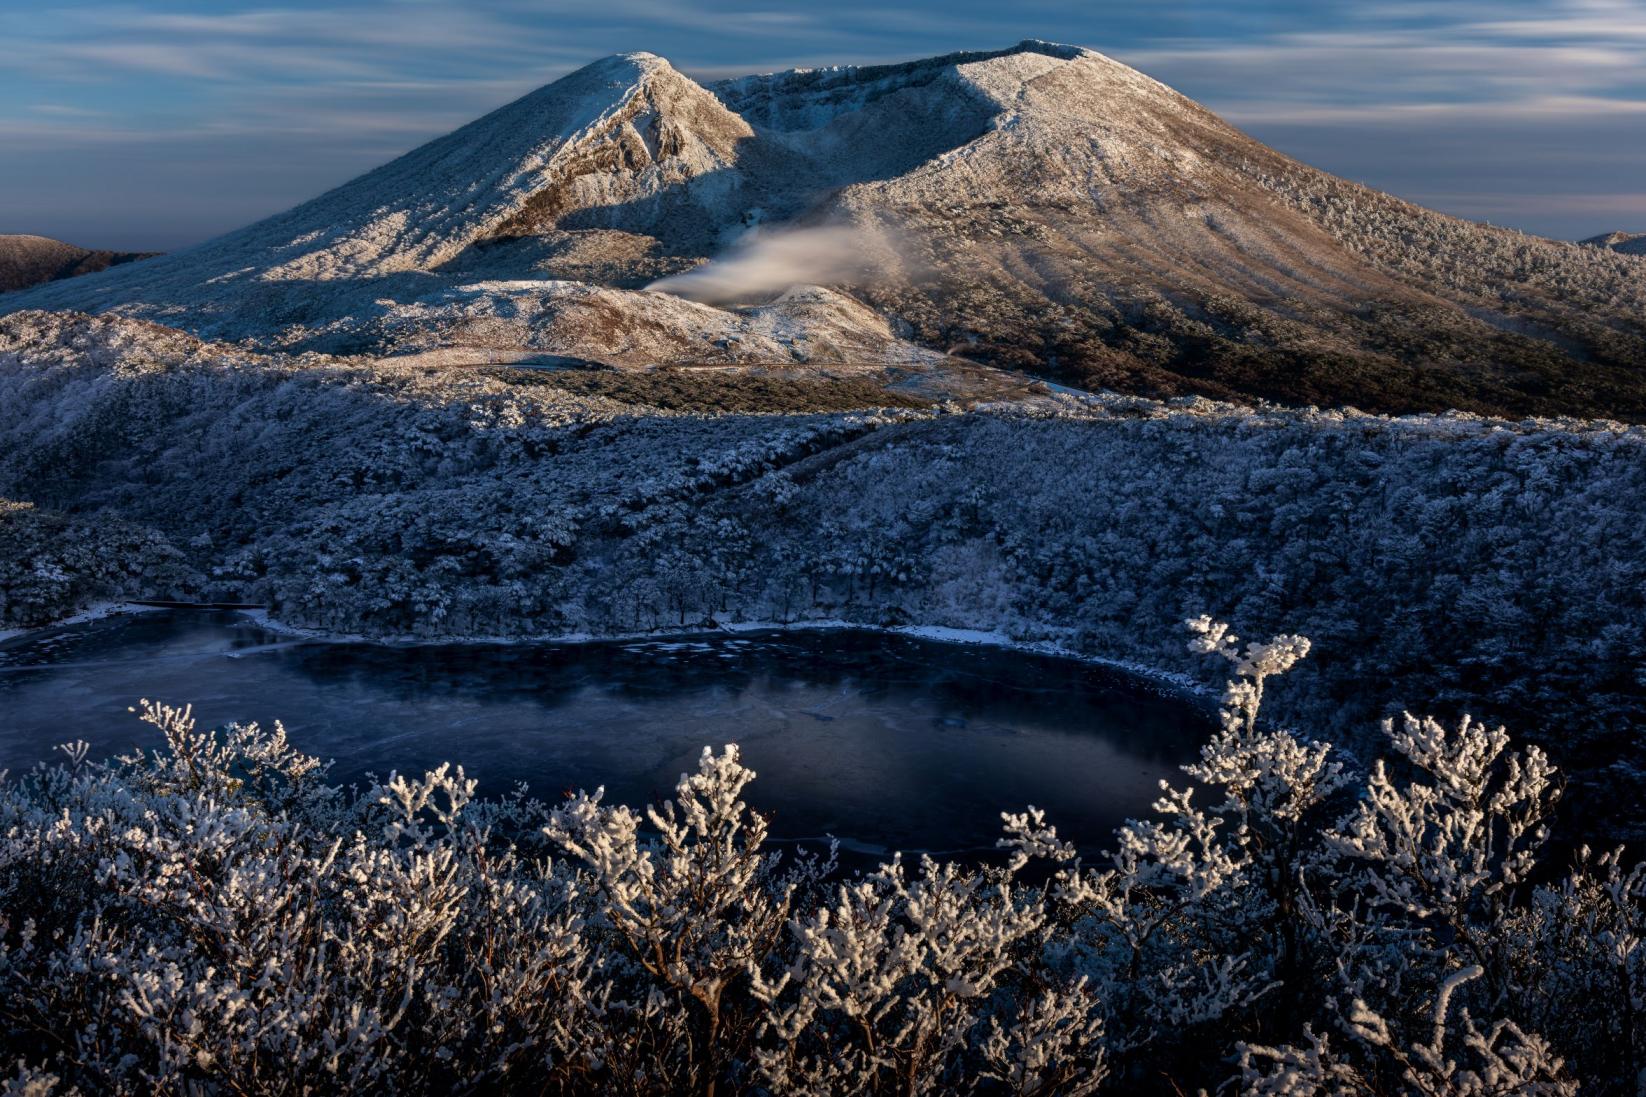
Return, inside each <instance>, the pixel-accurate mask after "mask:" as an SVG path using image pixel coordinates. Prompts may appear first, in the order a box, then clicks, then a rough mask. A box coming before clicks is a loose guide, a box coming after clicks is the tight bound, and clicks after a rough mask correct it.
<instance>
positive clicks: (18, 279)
mask: <svg viewBox="0 0 1646 1097" xmlns="http://www.w3.org/2000/svg"><path fill="white" fill-rule="evenodd" d="M158 254H159V253H158V252H152V251H106V250H102V249H97V248H82V247H77V246H75V245H74V244H68V243H64V242H63V241H62V240H54V239H52V238H51V237H49V236H35V235H32V234H29V233H11V234H5V233H0V293H7V292H10V291H13V290H24V289H28V288H29V287H31V286H37V285H40V284H42V283H45V282H56V281H61V280H63V279H65V278H78V277H81V276H82V275H87V274H95V273H97V272H98V271H102V270H107V269H108V268H109V267H113V266H119V265H120V264H122V263H134V262H136V261H137V260H139V259H152V258H154V257H155V256H156V255H158Z"/></svg>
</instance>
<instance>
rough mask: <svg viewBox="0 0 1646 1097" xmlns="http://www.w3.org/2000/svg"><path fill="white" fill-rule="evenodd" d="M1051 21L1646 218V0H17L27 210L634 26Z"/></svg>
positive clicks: (210, 169) (808, 59)
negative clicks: (458, 0) (1176, 0)
mask: <svg viewBox="0 0 1646 1097" xmlns="http://www.w3.org/2000/svg"><path fill="white" fill-rule="evenodd" d="M1029 37H1033V38H1046V39H1051V40H1055V41H1062V42H1073V43H1078V44H1080V45H1086V46H1091V47H1093V48H1095V49H1099V50H1101V51H1103V52H1105V53H1107V54H1109V55H1111V56H1113V57H1116V58H1118V59H1119V60H1122V61H1125V62H1127V63H1128V64H1132V65H1135V66H1136V67H1138V68H1140V69H1142V70H1144V71H1145V72H1148V73H1149V74H1150V75H1152V76H1155V77H1157V78H1159V79H1161V80H1164V81H1166V82H1167V83H1169V84H1171V85H1173V86H1175V87H1177V88H1178V89H1179V90H1181V91H1183V92H1184V93H1185V94H1187V95H1189V96H1191V97H1193V98H1195V99H1198V100H1200V101H1201V102H1202V103H1205V104H1206V105H1207V106H1209V107H1211V108H1212V109H1213V110H1216V111H1218V112H1219V113H1221V114H1223V115H1224V116H1225V117H1227V118H1229V119H1230V120H1232V121H1234V122H1235V123H1236V124H1238V125H1240V126H1242V127H1243V128H1245V129H1246V130H1248V131H1249V132H1251V133H1253V134H1254V135H1256V136H1257V137H1259V138H1260V139H1262V140H1264V141H1267V142H1268V143H1270V144H1272V145H1274V146H1276V147H1277V148H1279V149H1281V150H1283V151H1285V152H1287V153H1290V154H1292V155H1294V156H1296V157H1298V158H1300V159H1302V160H1305V161H1308V162H1309V163H1312V164H1314V165H1316V166H1318V167H1321V168H1325V169H1327V170H1329V171H1333V172H1336V173H1337V174H1340V175H1343V176H1346V177H1348V178H1350V179H1355V180H1358V181H1361V182H1365V183H1369V184H1372V185H1374V186H1378V187H1382V188H1384V189H1386V190H1390V191H1393V192H1395V193H1397V194H1400V195H1402V196H1403V197H1407V198H1410V199H1413V200H1414V201H1418V202H1422V203H1423V204H1425V205H1430V206H1433V207H1435V208H1438V209H1442V210H1445V211H1447V212H1449V213H1455V214H1458V215H1461V216H1466V217H1473V218H1477V219H1482V220H1490V221H1493V222H1496V223H1499V224H1507V225H1514V226H1517V227H1520V228H1523V229H1526V230H1528V231H1532V232H1541V233H1546V234H1549V235H1553V236H1564V237H1576V236H1583V235H1589V234H1592V233H1596V232H1600V231H1603V230H1607V229H1613V228H1624V229H1633V230H1636V231H1646V0H1535V2H1534V0H1507V2H1498V3H1475V2H1472V0H1432V2H1429V3H1416V2H1406V0H1361V2H1358V3H1350V2H1342V0H1310V2H1301V0H1274V2H1241V0H1192V2H1181V3H1174V2H1171V0H1155V2H1148V0H1134V2H1130V3H1110V2H1107V0H1027V2H1020V3H1013V2H1011V0H1005V2H1002V0H991V2H987V3H982V2H973V0H905V2H896V0H836V2H833V3H825V2H822V0H814V2H810V3H787V2H778V0H701V2H671V0H468V2H464V3H455V2H445V0H330V2H324V3H322V2H318V0H301V2H290V0H269V2H266V3H244V4H242V3H234V2H230V0H215V2H203V0H128V2H124V3H111V2H107V0H49V2H48V3H37V2H35V0H0V42H3V43H4V47H3V48H4V51H5V57H6V64H5V65H4V66H3V67H0V232H37V233H42V234H45V235H50V236H57V237H61V238H65V239H69V240H72V241H74V242H76V243H81V244H84V245H87V246H93V247H114V248H159V249H170V248H176V247H180V246H183V245H186V244H189V243H193V242H196V241H198V240H201V239H204V238H206V237H209V236H212V235H215V234H216V233H218V232H222V231H225V230H227V229H230V228H233V227H236V226H238V225H241V224H244V223H246V222H249V221H252V220H255V219H256V218H258V217H261V216H263V215H266V214H269V213H273V212H275V211H277V210H280V209H283V208H285V207H287V206H290V205H292V204H294V203H296V202H298V201H301V200H303V199H305V198H308V197H311V196H313V195H314V194H317V193H319V192H320V191H322V190H324V189H326V188H327V187H329V186H332V185H335V184H337V183H340V182H342V181H344V180H345V179H348V178H350V177H352V176H354V175H356V174H358V173H359V172H361V171H363V170H365V169H367V168H370V167H372V166H374V165H376V164H378V163H381V162H383V161H385V160H388V159H390V158H391V157H393V156H395V155H397V154H398V153H400V152H404V151H405V150H407V149H409V148H412V147H414V146H415V145H417V144H418V143H420V142H421V141H423V140H425V139H427V138H429V137H432V136H435V135H437V134H440V133H443V132H446V131H447V130H450V129H452V128H453V127H455V126H457V125H459V124H461V123H463V122H465V121H468V120H469V119H471V118H473V117H475V116H477V115H479V114H481V113H484V112H485V111H486V110H488V109H490V108H492V107H495V106H498V105H500V104H502V103H504V102H507V101H508V100H510V99H512V98H514V97H516V96H518V95H520V94H523V93H525V92H527V91H529V90H531V89H532V88H534V87H537V86H539V85H541V84H544V83H547V82H549V81H550V80H553V79H554V78H556V77H557V76H560V75H562V74H564V73H566V72H569V71H571V70H572V69H574V68H576V67H578V66H579V65H581V64H583V63H585V62H587V61H589V60H593V59H594V58H597V57H601V56H604V55H606V54H610V53H616V52H622V51H628V50H636V49H646V50H651V51H652V52H655V53H660V54H663V55H664V56H666V57H668V58H669V59H670V60H671V61H672V62H674V64H675V66H676V67H677V68H680V69H682V70H684V71H686V72H688V73H690V74H692V75H696V76H702V77H714V76H722V75H735V74H739V73H743V72H753V71H771V70H774V69H782V68H790V67H794V66H801V65H804V66H816V65H827V64H840V63H853V62H876V61H891V60H900V59H906V58H911V57H920V56H926V55H930V54H935V53H941V52H946V51H949V50H954V49H988V48H998V47H1001V46H1004V45H1008V44H1010V43H1012V42H1015V41H1017V40H1019V39H1022V38H1029Z"/></svg>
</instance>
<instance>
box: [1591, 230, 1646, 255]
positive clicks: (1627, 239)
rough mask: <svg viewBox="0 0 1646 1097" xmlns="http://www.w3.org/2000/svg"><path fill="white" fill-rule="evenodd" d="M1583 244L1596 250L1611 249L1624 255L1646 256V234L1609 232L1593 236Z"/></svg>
mask: <svg viewBox="0 0 1646 1097" xmlns="http://www.w3.org/2000/svg"><path fill="white" fill-rule="evenodd" d="M1583 243H1585V244H1588V245H1589V246H1590V247H1595V248H1610V249H1611V250H1613V251H1621V252H1622V253H1623V254H1624V255H1646V232H1607V233H1602V234H1601V235H1599V236H1591V237H1589V238H1588V239H1587V240H1584V241H1583Z"/></svg>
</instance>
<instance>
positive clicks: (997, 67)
mask: <svg viewBox="0 0 1646 1097" xmlns="http://www.w3.org/2000/svg"><path fill="white" fill-rule="evenodd" d="M797 227H807V228H809V229H813V230H816V229H819V228H820V227H821V228H823V229H826V230H828V231H832V232H837V233H840V234H842V239H844V240H846V241H848V242H849V249H848V250H850V251H851V253H852V254H853V255H854V256H855V257H856V262H855V263H854V265H853V266H852V268H851V269H850V270H849V271H847V270H841V269H832V268H829V267H827V266H825V265H819V266H818V267H817V268H816V269H807V268H806V266H805V264H804V263H801V264H799V265H798V266H794V267H793V269H789V268H787V267H782V268H780V269H779V270H777V271H776V272H774V273H770V278H771V279H772V281H771V284H769V285H766V286H764V287H763V289H762V290H761V292H759V293H754V294H752V295H751V296H750V297H749V299H747V300H742V301H738V302H736V303H737V304H739V305H742V306H760V307H764V308H765V309H766V310H767V312H766V313H765V314H764V317H765V318H764V319H763V320H761V321H759V323H756V325H755V326H757V327H758V326H760V324H765V325H766V326H767V327H769V328H771V330H773V331H781V332H786V333H788V335H789V336H806V335H808V334H810V333H812V331H813V329H814V325H816V324H818V323H819V322H826V324H827V325H830V326H829V327H828V330H827V331H826V332H824V333H823V334H824V335H825V336H826V339H825V340H824V341H826V342H827V343H828V344H829V345H830V346H833V347H835V348H836V352H835V353H837V354H838V355H839V356H841V357H843V358H850V357H853V356H867V357H868V358H870V359H873V360H899V359H913V358H918V357H920V356H922V355H928V356H929V355H930V354H931V353H933V352H936V353H939V354H942V353H949V354H954V355H960V356H964V357H967V358H972V359H975V360H979V361H983V362H986V363H989V364H993V365H999V366H1008V367H1015V368H1019V369H1023V370H1025V371H1028V372H1031V373H1034V374H1037V375H1041V376H1046V377H1050V378H1053V379H1057V380H1062V381H1066V382H1070V383H1074V384H1078V385H1083V386H1086V387H1093V388H1097V387H1103V388H1111V389H1117V390H1121V391H1132V392H1144V393H1152V394H1174V393H1188V392H1194V393H1202V394H1208V395H1214V396H1220V397H1236V396H1260V397H1265V398H1270V399H1275V400H1280V401H1286V402H1292V403H1314V404H1329V405H1337V404H1353V405H1357V406H1360V407H1364V408H1367V409H1371V410H1380V411H1406V410H1444V409H1447V408H1460V409H1464V410H1470V411H1477V412H1485V413H1490V414H1498V415H1511V416H1513V415H1524V414H1545V415H1558V414H1571V415H1580V416H1610V417H1617V418H1623V419H1630V420H1642V419H1646V372H1643V371H1646V288H1643V283H1642V280H1641V279H1640V278H1639V276H1638V273H1639V272H1638V261H1637V260H1635V259H1633V258H1631V257H1628V256H1625V255H1621V254H1618V253H1617V252H1614V251H1607V250H1603V249H1599V248H1593V247H1581V246H1578V245H1573V244H1564V243H1557V242H1554V241H1548V240H1542V239H1538V238H1534V237H1528V236H1525V235H1522V234H1519V233H1515V232H1511V231H1506V230H1500V229H1493V228H1489V227H1486V226H1481V225H1475V224H1471V223H1468V222H1463V221H1458V220H1455V219H1452V218H1448V217H1444V216H1442V215H1439V214H1436V213H1432V212H1430V211H1427V210H1424V209H1421V208H1419V207H1416V206H1413V205H1410V204H1408V203H1405V202H1401V201H1399V200H1398V199H1394V198H1391V197H1389V196H1387V195H1383V194H1380V193H1378V192H1375V191H1371V190H1369V189H1367V188H1364V187H1360V186H1356V185H1354V184H1350V183H1347V182H1344V181H1342V180H1339V179H1336V178H1334V177H1332V176H1330V175H1327V174H1325V173H1323V172H1319V171H1316V170H1314V169H1312V168H1309V167H1307V166H1305V165H1302V164H1299V163H1297V162H1296V161H1293V160H1291V159H1289V158H1287V157H1285V156H1283V155H1281V154H1279V153H1277V152H1275V151H1273V150H1271V149H1268V148H1266V147H1265V146H1263V145H1261V144H1260V143H1258V142H1256V141H1254V140H1253V139H1251V138H1250V137H1248V136H1246V135H1245V134H1243V133H1241V132H1240V131H1238V130H1236V129H1234V128H1233V127H1231V126H1229V125H1228V124H1227V123H1225V122H1223V121H1222V120H1221V119H1219V118H1218V117H1217V116H1216V115H1214V114H1212V113H1211V112H1209V111H1207V110H1205V109H1204V108H1202V107H1200V106H1198V105H1197V104H1195V103H1193V102H1191V101H1190V100H1188V99H1186V98H1184V97H1183V96H1181V95H1179V94H1177V93H1176V92H1174V91H1172V90H1171V89H1169V88H1167V87H1165V86H1164V85H1162V84H1159V83H1158V82H1156V81H1154V80H1151V79H1149V78H1148V77H1145V76H1143V75H1142V74H1140V73H1138V72H1136V71H1134V70H1132V69H1130V68H1127V67H1126V66H1124V65H1121V64H1119V63H1117V62H1115V61H1113V60H1110V59H1108V58H1106V57H1103V56H1102V55H1100V54H1096V53H1093V52H1091V51H1089V50H1083V49H1079V48H1075V47H1068V46H1057V45H1051V44H1047V43H1039V42H1025V43H1022V44H1020V45H1018V46H1016V47H1013V48H1011V49H1008V50H1003V51H999V52H995V53H969V54H954V55H948V56H945V57H938V58H931V59H928V60H924V61H917V62H912V63H909V64H904V65H886V66H875V67H865V68H837V69H826V70H815V71H796V72H789V73H778V74H773V75H769V76H754V77H745V78H741V79H737V80H730V81H723V82H720V83H717V84H713V85H710V86H709V87H703V86H700V85H698V84H696V83H694V82H693V81H691V80H690V79H688V78H687V77H685V76H683V75H681V74H680V73H678V72H676V71H675V70H674V69H672V68H671V67H670V66H669V65H668V63H667V62H665V61H663V60H662V59H661V58H658V57H655V56H652V55H650V54H631V55H625V56H621V57H614V58H608V59H607V60H605V61H601V62H597V63H596V64H594V65H590V66H588V67H587V68H585V69H582V70H579V71H578V72H576V73H573V74H572V75H570V76H567V77H565V78H564V79H562V80H559V81H557V82H555V83H554V84H551V85H549V86H547V87H545V88H543V89H540V90H539V91H537V92H533V93H532V94H531V95H528V96H526V97H524V98H522V99H520V100H518V101H517V102H515V103H512V104H510V105H508V106H505V107H503V108H501V109H499V110H498V111H495V112H493V113H492V114H490V115H487V116H486V117H485V118H482V119H480V120H478V121H476V122H474V123H471V124H470V125H468V126H465V127H463V128H462V129H459V130H457V131H455V132H454V133H452V134H450V135H448V136H446V137H443V138H440V139H438V140H436V141H434V142H431V143H430V144H428V145H426V146H424V147H423V148H420V149H417V150H415V151H413V152H411V153H408V154H407V155H406V156H404V157H402V158H400V159H399V160H396V161H394V162H393V163H390V164H388V165H385V166H384V167H382V168H379V169H377V170H376V171H374V172H371V173H368V174H367V175H364V176H362V177H361V178H359V179H357V180H355V181H353V182H351V183H349V184H346V185H345V186H343V187H340V188H338V189H337V190H334V191H332V192H330V193H328V194H326V195H322V196H321V197H319V198H317V199H315V200H313V201H311V202H309V203H306V204H304V205H302V206H299V207H297V208H296V209H293V210H291V211H288V212H287V213H284V214H280V215H278V216H276V217H273V218H270V219H268V220H266V221H263V222H260V223H258V224H256V225H252V226H249V227H248V228H246V229H242V230H240V231H238V232H236V233H231V234H229V235H228V236H225V237H222V238H220V239H218V240H216V241H212V242H210V243H208V244H205V245H202V246H201V247H199V248H196V249H194V250H193V251H191V252H188V253H183V254H179V255H176V256H171V257H167V258H166V259H162V260H158V261H156V262H154V263H150V264H145V265H144V266H143V267H142V268H132V269H129V270H117V271H113V272H109V273H106V274H103V275H99V276H96V277H94V278H91V279H87V280H84V281H80V282H76V283H74V284H72V285H65V286H51V287H44V288H41V289H37V290H35V291H32V292H31V293H28V294H25V295H22V296H21V297H20V298H18V299H16V300H15V303H14V302H13V300H10V299H8V301H7V302H5V304H4V305H0V308H18V307H25V306H27V307H45V308H75V309H85V310H90V311H103V310H116V311H119V312H122V313H125V314H129V315H135V316H142V317H146V318H152V319H157V320H162V321H163V322H166V323H169V324H175V325H178V326H180V327H183V328H186V329H187V330H190V331H193V332H196V333H198V334H202V335H209V336H213V337H220V338H234V339H252V340H255V341H257V342H260V343H262V344H264V345H269V346H275V347H281V348H297V349H303V348H313V349H323V350H328V351H351V352H360V351H365V352H371V353H389V352H393V351H396V350H400V349H407V348H415V349H426V348H428V347H429V346H431V345H439V344H440V343H442V342H443V341H450V342H458V341H465V342H468V343H472V342H474V340H475V339H476V338H477V332H478V333H479V335H478V338H479V339H480V340H481V342H482V343H483V344H484V345H488V346H497V347H525V348H531V349H541V350H547V351H552V352H553V353H559V354H575V355H582V356H586V357H590V358H594V359H598V360H606V358H608V357H612V356H615V357H616V358H622V357H623V356H624V355H629V356H630V357H634V356H639V357H649V356H653V355H656V356H658V360H664V361H678V362H687V361H701V360H704V359H705V356H706V357H707V358H709V359H713V358H716V357H721V356H723V355H721V353H720V352H722V351H724V350H725V349H726V348H727V347H729V346H733V345H736V346H738V347H741V348H742V349H741V350H740V351H738V352H737V353H736V354H735V355H733V356H734V357H737V356H741V358H742V360H759V359H761V358H763V357H769V358H771V360H772V361H774V362H781V361H783V360H785V359H786V358H790V357H795V356H794V354H793V347H794V343H795V341H794V339H793V338H789V339H787V340H785V339H781V338H780V339H777V340H776V341H775V342H771V341H768V342H766V343H762V342H760V341H759V340H751V339H748V338H747V337H746V329H748V328H749V326H750V323H751V321H750V320H749V318H748V316H747V313H748V308H747V307H743V308H733V307H720V308H713V309H710V305H713V304H716V303H721V304H723V305H724V303H723V302H709V304H707V305H705V306H703V309H688V308H679V307H674V306H669V305H665V304H663V303H662V302H651V301H648V300H646V299H644V298H642V297H640V296H639V295H638V293H639V291H640V290H642V289H643V288H644V287H646V286H647V285H648V284H650V283H651V282H652V281H653V280H654V279H657V278H659V277H662V276H666V275H671V274H676V273H678V272H681V271H688V270H691V269H692V268H694V267H696V266H697V265H699V264H702V263H704V262H706V261H712V260H715V259H716V258H718V257H721V256H724V255H725V254H726V252H727V251H728V249H735V248H736V246H737V245H738V244H739V242H740V241H742V242H744V243H747V241H748V240H749V239H751V237H750V236H747V235H746V234H748V233H750V230H755V235H754V237H752V238H753V239H756V240H757V241H759V240H767V239H771V238H772V234H774V233H776V234H781V233H783V232H785V231H788V230H792V229H794V228H797ZM762 234H764V235H762ZM754 246H755V247H756V248H758V247H759V244H758V243H756V244H755V245H754ZM791 251H792V249H791ZM688 281H689V280H688ZM790 282H794V283H805V282H822V283H828V284H831V285H834V286H835V287H836V288H837V289H841V290H844V291H845V292H847V293H849V294H851V295H853V296H855V297H857V298H858V299H859V300H860V301H862V302H864V303H866V304H867V305H869V306H871V309H872V310H873V311H871V310H868V309H865V310H857V309H856V306H855V305H853V306H850V307H846V306H842V305H838V303H837V304H836V305H831V306H829V307H827V308H823V309H819V308H818V307H817V306H816V304H815V300H816V299H815V297H808V296H807V295H806V294H783V293H782V290H783V289H784V288H786V285H787V284H788V283H790ZM578 283H582V284H584V285H583V286H582V287H581V288H580V287H578V286H577V285H576V284H578ZM667 285H668V286H670V287H671V288H672V287H673V286H674V285H675V283H668V284H667ZM597 287H598V289H597ZM681 292H686V291H685V290H681ZM836 296H839V295H838V294H837V295H836ZM807 302H812V303H809V304H808V303H807ZM591 309H594V310H596V311H598V312H602V313H603V314H604V315H605V316H606V317H607V318H608V321H609V322H602V323H589V322H587V318H588V317H589V316H590V315H591V312H590V310H591ZM704 309H708V310H709V311H704ZM875 312H878V313H879V315H878V316H876V315H875V314H874V313H875ZM579 317H581V318H582V319H578V318H579ZM477 318H479V319H477ZM480 320H483V322H480ZM619 329H621V331H622V332H623V333H624V334H623V336H622V339H623V340H624V341H623V342H621V344H613V343H612V342H611V338H612V334H611V333H612V332H614V331H617V330H619ZM731 336H736V338H735V339H733V338H731ZM625 347H628V348H629V349H628V350H625V349H624V348H625ZM705 348H714V349H712V350H706V349H705ZM920 348H924V350H922V349H920Z"/></svg>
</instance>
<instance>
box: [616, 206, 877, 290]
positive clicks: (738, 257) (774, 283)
mask: <svg viewBox="0 0 1646 1097" xmlns="http://www.w3.org/2000/svg"><path fill="white" fill-rule="evenodd" d="M881 243H883V241H881V240H880V238H879V236H878V234H875V233H871V232H867V231H865V230H862V229H857V228H851V227H848V226H844V225H832V226H830V225H825V226H821V227H816V228H803V229H776V230H770V231H760V230H756V231H755V232H752V233H750V234H749V235H747V236H745V237H744V238H743V239H742V240H741V241H739V242H738V243H737V244H736V245H735V246H734V247H733V248H732V249H731V250H730V251H728V252H727V253H726V254H725V255H723V256H721V257H719V258H716V259H713V260H710V261H709V262H707V263H705V264H703V265H702V266H700V267H696V268H694V269H692V270H688V271H684V272H682V273H680V274H671V275H669V276H668V277H667V278H660V279H658V280H657V281H655V282H653V283H652V284H651V285H649V286H647V287H646V288H647V289H648V290H655V291H656V292H658V293H672V294H674V295H675V296H676V297H684V298H686V299H687V300H690V301H701V302H703V303H704V304H709V305H730V304H745V303H750V302H753V301H758V300H765V299H769V298H771V297H774V296H776V295H777V294H779V293H782V292H783V291H784V290H786V289H788V288H789V287H790V286H795V285H828V284H830V283H837V282H862V281H864V280H865V279H866V278H867V277H868V276H869V273H870V271H871V270H872V269H873V267H874V259H873V255H874V253H875V251H876V250H878V248H877V245H879V244H881Z"/></svg>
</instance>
